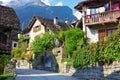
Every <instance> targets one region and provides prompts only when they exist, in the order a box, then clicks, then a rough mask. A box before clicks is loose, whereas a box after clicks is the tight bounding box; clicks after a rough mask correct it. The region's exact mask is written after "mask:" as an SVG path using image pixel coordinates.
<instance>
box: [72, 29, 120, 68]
mask: <svg viewBox="0 0 120 80" xmlns="http://www.w3.org/2000/svg"><path fill="white" fill-rule="evenodd" d="M72 59H73V66H74V67H83V66H86V65H94V64H95V63H96V62H100V63H102V64H111V63H112V62H113V61H120V29H118V30H117V31H116V32H115V33H113V34H111V35H110V36H108V37H107V38H106V40H105V41H103V40H101V41H99V42H97V43H94V44H91V45H88V46H86V47H79V46H78V48H77V50H76V51H74V54H73V58H72Z"/></svg>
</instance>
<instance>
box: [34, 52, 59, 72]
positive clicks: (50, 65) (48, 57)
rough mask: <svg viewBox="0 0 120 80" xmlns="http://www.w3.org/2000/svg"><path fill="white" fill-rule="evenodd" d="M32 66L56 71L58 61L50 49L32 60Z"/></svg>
mask: <svg viewBox="0 0 120 80" xmlns="http://www.w3.org/2000/svg"><path fill="white" fill-rule="evenodd" d="M49 61H50V62H49ZM32 68H33V69H38V70H47V71H53V72H58V63H57V60H56V58H55V56H54V55H53V53H52V51H46V52H43V53H42V54H41V55H38V56H37V58H35V59H34V60H33V62H32Z"/></svg>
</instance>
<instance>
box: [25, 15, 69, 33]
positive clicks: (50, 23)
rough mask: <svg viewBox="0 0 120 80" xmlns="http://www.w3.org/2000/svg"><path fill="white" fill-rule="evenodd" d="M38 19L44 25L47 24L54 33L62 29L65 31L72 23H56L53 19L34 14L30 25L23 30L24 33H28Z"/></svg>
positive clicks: (46, 26)
mask: <svg viewBox="0 0 120 80" xmlns="http://www.w3.org/2000/svg"><path fill="white" fill-rule="evenodd" d="M37 19H38V20H39V21H40V22H41V24H42V25H44V26H45V28H46V29H50V30H51V31H52V32H53V33H58V31H60V30H63V31H65V30H67V29H69V28H70V27H71V26H70V25H68V24H66V23H63V22H58V24H57V25H55V24H54V23H53V20H51V19H47V18H42V17H39V16H34V17H33V18H32V20H31V21H30V23H29V24H28V26H27V27H26V28H25V29H24V30H23V33H28V32H29V31H30V30H31V28H32V26H33V24H34V22H35V21H36V20H37Z"/></svg>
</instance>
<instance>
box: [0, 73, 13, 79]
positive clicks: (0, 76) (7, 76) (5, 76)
mask: <svg viewBox="0 0 120 80" xmlns="http://www.w3.org/2000/svg"><path fill="white" fill-rule="evenodd" d="M13 76H14V74H12V73H11V74H2V75H0V80H6V79H7V78H11V77H13Z"/></svg>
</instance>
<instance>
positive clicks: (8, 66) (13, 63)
mask: <svg viewBox="0 0 120 80" xmlns="http://www.w3.org/2000/svg"><path fill="white" fill-rule="evenodd" d="M15 72H16V60H13V59H11V61H10V63H8V64H6V65H5V67H4V74H9V73H13V74H15Z"/></svg>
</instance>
